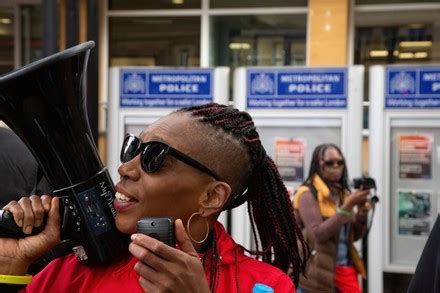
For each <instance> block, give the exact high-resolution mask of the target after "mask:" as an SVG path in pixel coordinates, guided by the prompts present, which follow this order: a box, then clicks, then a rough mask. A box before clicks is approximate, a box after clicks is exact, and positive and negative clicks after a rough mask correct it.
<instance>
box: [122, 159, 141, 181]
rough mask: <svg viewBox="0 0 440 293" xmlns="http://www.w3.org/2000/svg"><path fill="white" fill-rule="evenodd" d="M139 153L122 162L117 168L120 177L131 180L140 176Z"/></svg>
mask: <svg viewBox="0 0 440 293" xmlns="http://www.w3.org/2000/svg"><path fill="white" fill-rule="evenodd" d="M139 160H140V155H137V156H136V157H134V158H133V159H132V160H130V161H128V162H125V163H122V164H121V165H120V166H119V168H118V173H119V176H121V178H124V177H125V178H130V179H131V180H134V181H136V180H138V179H139V178H140V176H141V172H142V170H141V168H140V166H141V164H140V161H139Z"/></svg>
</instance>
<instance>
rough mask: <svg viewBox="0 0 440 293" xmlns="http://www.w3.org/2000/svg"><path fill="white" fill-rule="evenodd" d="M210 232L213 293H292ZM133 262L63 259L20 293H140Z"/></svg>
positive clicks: (278, 275) (274, 271) (275, 273)
mask: <svg viewBox="0 0 440 293" xmlns="http://www.w3.org/2000/svg"><path fill="white" fill-rule="evenodd" d="M214 228H215V231H216V238H217V247H218V250H219V254H220V256H221V262H220V274H219V276H218V287H217V291H216V292H227V293H230V292H237V288H236V287H237V284H239V286H240V288H239V290H240V292H242V293H245V292H252V288H253V286H254V284H255V283H263V284H266V285H268V286H270V287H272V288H273V289H274V291H275V292H291V293H294V292H295V288H294V286H293V283H292V280H291V279H290V278H289V277H288V276H287V275H286V274H285V273H284V272H282V271H281V270H279V269H278V268H276V267H274V266H271V265H269V264H266V263H263V262H260V261H257V260H255V259H253V258H250V257H248V256H246V255H244V252H243V249H242V248H241V247H240V246H238V245H237V244H236V243H235V242H234V240H232V238H231V237H230V236H229V235H228V234H227V233H226V231H225V229H224V227H223V226H222V225H221V224H220V223H218V222H217V223H216V224H215V226H214ZM136 262H137V259H135V258H134V257H130V258H128V259H127V260H124V261H122V262H120V263H117V264H114V265H112V266H109V267H105V268H96V267H94V268H91V267H87V266H84V265H82V264H81V263H79V262H78V261H77V260H76V257H75V256H73V255H67V256H64V257H61V258H59V259H56V260H54V261H52V262H51V263H50V264H49V265H48V266H47V267H46V268H45V269H44V270H43V271H41V272H40V273H39V274H37V275H36V276H35V277H34V278H33V280H32V283H31V284H29V285H28V286H27V287H26V288H25V289H24V290H23V291H22V292H42V293H43V292H44V293H50V292H63V293H70V292H71V293H82V292H124V291H125V292H130V293H131V292H143V291H142V288H141V287H140V286H139V284H138V279H139V276H138V275H137V273H136V272H135V271H134V270H133V267H134V265H135V264H136ZM237 276H238V282H237V280H236V277H237ZM207 277H208V275H207Z"/></svg>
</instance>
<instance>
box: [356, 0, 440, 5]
mask: <svg viewBox="0 0 440 293" xmlns="http://www.w3.org/2000/svg"><path fill="white" fill-rule="evenodd" d="M355 2H356V5H366V4H397V3H399V4H411V3H438V0H356V1H355Z"/></svg>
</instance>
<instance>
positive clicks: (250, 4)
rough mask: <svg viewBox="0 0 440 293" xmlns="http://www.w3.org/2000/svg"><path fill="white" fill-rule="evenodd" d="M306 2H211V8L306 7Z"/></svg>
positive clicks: (222, 0) (251, 0) (229, 0)
mask: <svg viewBox="0 0 440 293" xmlns="http://www.w3.org/2000/svg"><path fill="white" fill-rule="evenodd" d="M307 2H308V1H307V0H271V1H267V0H211V8H237V7H283V6H307Z"/></svg>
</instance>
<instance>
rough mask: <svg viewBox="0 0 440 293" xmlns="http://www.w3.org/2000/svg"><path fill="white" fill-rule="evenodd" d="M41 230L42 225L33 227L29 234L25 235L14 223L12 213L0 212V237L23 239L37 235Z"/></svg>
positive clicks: (42, 228)
mask: <svg viewBox="0 0 440 293" xmlns="http://www.w3.org/2000/svg"><path fill="white" fill-rule="evenodd" d="M44 222H45V221H44ZM43 230H44V224H43V225H41V226H40V227H34V228H33V229H32V233H31V234H25V233H24V232H23V230H22V228H20V227H19V226H18V225H17V224H16V223H15V220H14V217H13V215H12V213H10V212H8V211H5V210H0V237H7V238H24V237H27V236H31V235H35V234H38V233H40V232H41V231H43Z"/></svg>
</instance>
